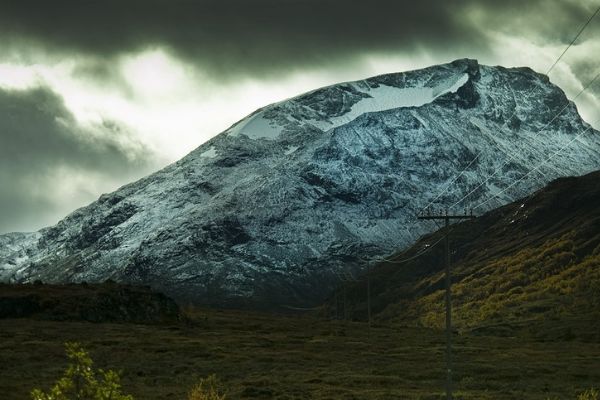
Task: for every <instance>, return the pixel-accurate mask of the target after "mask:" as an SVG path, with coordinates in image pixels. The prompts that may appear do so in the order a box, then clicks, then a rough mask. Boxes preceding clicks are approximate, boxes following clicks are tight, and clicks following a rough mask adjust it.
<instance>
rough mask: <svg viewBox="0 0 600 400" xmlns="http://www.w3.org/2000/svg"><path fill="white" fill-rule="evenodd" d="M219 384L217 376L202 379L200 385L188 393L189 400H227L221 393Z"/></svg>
mask: <svg viewBox="0 0 600 400" xmlns="http://www.w3.org/2000/svg"><path fill="white" fill-rule="evenodd" d="M218 386H219V382H218V381H217V377H216V376H215V375H211V376H209V377H208V378H206V379H201V380H200V383H199V384H197V385H196V386H194V387H193V388H192V390H191V391H190V392H189V393H188V400H225V395H224V394H220V393H219V389H218Z"/></svg>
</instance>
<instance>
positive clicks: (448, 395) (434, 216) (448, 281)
mask: <svg viewBox="0 0 600 400" xmlns="http://www.w3.org/2000/svg"><path fill="white" fill-rule="evenodd" d="M418 218H419V219H425V220H439V219H442V220H444V226H445V229H446V232H445V233H446V236H445V238H444V244H445V246H444V247H445V253H446V254H445V264H446V272H445V280H446V400H452V302H451V301H452V299H451V297H450V295H451V284H452V280H451V276H450V229H449V226H450V220H454V219H455V220H461V219H470V218H474V217H473V210H471V214H467V212H466V211H465V213H464V214H454V215H451V214H449V213H448V210H447V209H446V212H445V214H444V213H441V212H440V213H439V214H436V213H435V212H433V213H432V212H431V210H430V209H428V210H427V213H426V214H423V215H420V216H419V217H418Z"/></svg>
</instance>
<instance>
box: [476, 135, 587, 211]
mask: <svg viewBox="0 0 600 400" xmlns="http://www.w3.org/2000/svg"><path fill="white" fill-rule="evenodd" d="M590 129H592V126H591V125H590V126H588V127H587V128H586V129H585V130H584V131H581V132H579V133H578V134H577V135H575V137H574V138H573V139H572V140H570V141H569V142H568V143H567V144H565V145H564V146H563V147H561V148H560V149H558V150H557V151H555V152H554V153H553V154H551V155H550V157H548V158H547V159H546V160H544V161H543V162H541V163H540V164H538V165H537V166H536V167H535V168H533V169H531V170H530V171H529V172H527V173H526V174H524V175H523V176H522V177H521V178H519V179H517V180H516V181H515V182H513V183H512V184H510V185H509V186H507V187H506V188H504V189H503V190H501V191H500V192H498V193H495V194H494V195H492V196H491V197H490V198H489V199H487V200H485V201H483V202H481V203H479V204H477V205H476V206H474V207H473V209H475V208H479V207H481V206H482V205H484V204H487V203H489V202H490V201H491V200H493V199H494V198H496V197H498V196H500V195H501V194H503V193H505V192H506V191H507V190H509V189H510V188H512V187H514V186H515V185H516V184H518V183H519V182H521V181H522V180H523V179H525V178H526V177H527V176H528V175H529V174H531V173H532V172H534V171H536V170H538V169H539V168H540V167H541V166H542V165H544V164H546V163H548V162H549V161H550V160H552V159H553V158H554V157H556V156H557V155H558V154H559V153H560V152H561V151H563V150H564V149H566V148H567V147H569V146H570V145H571V144H572V143H573V142H574V141H575V140H577V139H578V138H579V137H580V136H581V135H583V134H584V133H586V132H587V131H589V130H590ZM530 196H531V195H530Z"/></svg>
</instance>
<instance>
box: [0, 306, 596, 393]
mask: <svg viewBox="0 0 600 400" xmlns="http://www.w3.org/2000/svg"><path fill="white" fill-rule="evenodd" d="M192 319H193V321H194V323H193V324H174V325H135V324H107V323H103V324H95V323H88V322H54V321H39V320H31V319H4V320H0V360H1V362H0V394H1V395H0V398H1V399H3V400H12V399H15V400H17V399H19V400H22V399H27V398H29V396H28V393H29V391H30V390H31V388H33V387H41V388H44V389H45V388H48V387H49V386H50V384H51V383H52V382H53V381H54V380H55V379H56V378H58V377H59V376H60V375H61V372H62V370H63V368H64V367H65V365H66V358H65V356H64V346H63V343H64V342H65V341H79V342H81V343H82V344H84V346H85V347H86V348H87V349H88V350H89V352H90V354H91V356H92V358H93V359H94V360H95V362H96V366H97V367H99V368H113V369H118V370H122V371H123V388H124V391H125V392H126V393H131V394H133V395H134V396H135V398H136V399H138V400H139V399H184V398H185V395H186V392H187V391H188V390H189V389H190V388H191V387H192V386H193V385H194V383H196V382H197V381H198V380H199V379H200V378H202V377H205V376H207V375H209V374H212V373H215V374H217V375H218V377H219V378H220V380H221V381H222V383H223V385H224V387H225V388H226V389H227V392H228V399H357V400H358V399H360V400H363V399H441V398H443V378H444V365H443V354H444V335H443V332H440V331H435V330H427V329H418V328H402V327H393V326H391V325H390V326H376V327H374V328H372V329H371V330H370V331H369V329H368V326H367V324H365V323H351V322H347V323H346V322H343V321H335V322H331V321H325V320H319V319H316V318H314V317H307V316H296V317H282V316H272V315H267V314H252V313H245V312H239V311H212V310H197V311H195V312H194V313H193V314H192ZM369 332H370V333H369ZM455 343H456V345H455V380H456V396H455V398H457V399H498V400H501V399H543V400H546V399H548V398H550V399H555V398H560V399H574V398H575V394H576V393H578V392H579V391H581V390H583V389H585V388H590V387H592V386H596V387H598V386H600V343H589V342H588V343H583V342H579V341H577V340H571V341H553V342H548V341H535V340H533V339H523V338H510V337H495V336H482V335H477V336H475V335H472V336H471V335H466V334H461V335H457V336H455Z"/></svg>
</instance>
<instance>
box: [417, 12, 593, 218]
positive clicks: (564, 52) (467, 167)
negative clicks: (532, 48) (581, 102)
mask: <svg viewBox="0 0 600 400" xmlns="http://www.w3.org/2000/svg"><path fill="white" fill-rule="evenodd" d="M599 12H600V6H599V7H598V8H597V9H596V11H595V12H594V13H593V14H592V16H591V17H590V18H589V19H588V20H587V21H586V23H585V24H584V25H583V26H582V27H581V29H580V30H579V32H577V34H576V35H575V37H574V38H573V40H572V41H571V43H570V44H569V45H568V46H567V47H566V48H565V50H564V51H563V52H562V53H561V54H560V55H559V56H558V58H557V59H556V60H555V61H554V62H553V63H552V65H551V66H550V68H549V69H548V71H547V72H546V75H548V74H549V73H550V72H551V71H552V70H553V69H554V67H555V66H556V65H557V64H558V62H559V61H560V60H561V59H562V58H563V56H564V55H565V54H566V53H567V51H568V50H569V49H570V48H571V46H573V44H574V43H575V42H576V41H577V39H578V38H579V37H580V36H581V34H582V33H583V31H584V30H585V29H586V28H587V26H588V25H589V24H590V22H591V21H592V20H593V19H594V17H596V15H597V14H598V13H599ZM595 79H596V78H594V80H595ZM578 96H579V95H578ZM576 98H577V97H576ZM516 112H517V107H516V104H515V110H514V112H513V113H512V115H511V116H510V117H509V118H507V119H506V120H505V121H504V123H503V124H502V125H501V126H500V129H503V128H504V127H505V126H506V124H507V123H508V122H509V121H510V120H511V119H512V117H514V115H515V114H516ZM481 154H482V151H480V152H478V153H477V154H476V155H475V157H474V158H473V159H472V160H471V161H470V162H469V163H468V164H467V166H466V167H465V168H463V169H462V170H461V171H460V172H459V173H458V174H457V176H456V177H455V178H454V179H452V181H450V183H448V184H447V185H446V186H445V187H444V189H443V190H442V191H441V192H440V193H439V194H438V195H437V196H435V197H434V199H433V200H431V201H430V202H429V204H427V205H426V206H425V207H423V208H422V209H421V211H420V212H423V211H424V210H426V209H427V208H429V207H431V206H432V205H433V203H435V202H436V201H437V199H439V198H440V197H441V196H443V195H444V194H445V193H446V192H447V191H448V190H449V189H450V187H451V186H452V185H453V184H454V183H456V181H458V179H460V177H461V176H462V175H463V174H464V173H465V172H466V171H467V170H468V169H469V167H471V165H473V163H474V162H475V161H477V160H478V159H479V157H480V156H481Z"/></svg>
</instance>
